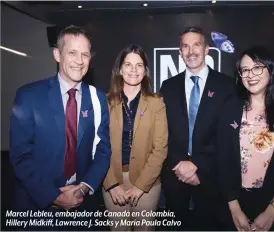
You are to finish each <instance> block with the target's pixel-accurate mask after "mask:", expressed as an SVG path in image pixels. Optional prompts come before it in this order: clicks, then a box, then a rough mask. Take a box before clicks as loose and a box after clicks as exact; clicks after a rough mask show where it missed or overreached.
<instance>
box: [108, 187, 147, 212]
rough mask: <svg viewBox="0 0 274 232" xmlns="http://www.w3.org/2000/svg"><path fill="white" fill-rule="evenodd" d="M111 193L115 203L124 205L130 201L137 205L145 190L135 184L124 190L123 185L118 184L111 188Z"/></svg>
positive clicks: (131, 203)
mask: <svg viewBox="0 0 274 232" xmlns="http://www.w3.org/2000/svg"><path fill="white" fill-rule="evenodd" d="M109 193H110V195H111V198H112V200H113V203H114V204H118V205H120V206H124V205H126V204H128V203H129V204H130V205H131V206H132V207H133V206H137V204H138V201H139V199H140V197H141V196H142V195H143V193H144V191H143V190H141V189H139V188H137V187H136V186H133V187H131V188H130V189H128V190H124V189H123V187H122V186H120V185H118V186H117V187H115V188H113V189H111V190H109Z"/></svg>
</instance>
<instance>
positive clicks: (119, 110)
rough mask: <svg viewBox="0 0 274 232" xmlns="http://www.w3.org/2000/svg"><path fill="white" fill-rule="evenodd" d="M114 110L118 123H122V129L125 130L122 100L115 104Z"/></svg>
mask: <svg viewBox="0 0 274 232" xmlns="http://www.w3.org/2000/svg"><path fill="white" fill-rule="evenodd" d="M114 111H115V115H116V119H117V121H118V124H119V125H120V129H121V130H123V110H122V103H121V102H119V103H117V104H115V106H114Z"/></svg>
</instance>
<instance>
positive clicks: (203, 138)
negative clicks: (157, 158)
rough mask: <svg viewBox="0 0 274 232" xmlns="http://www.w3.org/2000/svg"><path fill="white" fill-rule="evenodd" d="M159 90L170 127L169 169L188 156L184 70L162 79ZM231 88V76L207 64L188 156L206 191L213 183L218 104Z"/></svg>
mask: <svg viewBox="0 0 274 232" xmlns="http://www.w3.org/2000/svg"><path fill="white" fill-rule="evenodd" d="M160 92H161V93H162V94H163V97H164V102H165V104H166V112H167V120H168V131H169V132H168V133H169V139H168V155H167V159H166V165H167V167H168V169H170V170H171V169H172V168H173V167H175V165H177V164H178V163H179V162H180V161H184V160H189V156H188V140H189V129H188V111H187V102H186V96H185V72H183V73H180V74H178V75H177V76H175V77H172V78H170V79H168V80H166V81H164V82H163V84H162V87H161V90H160ZM209 92H210V93H212V92H214V94H213V95H212V97H211V96H209V94H208V93H209ZM234 92H235V90H234V80H233V79H232V78H230V77H228V76H226V75H224V74H222V73H219V72H216V71H214V70H212V69H211V68H209V74H208V77H207V81H206V85H205V88H204V91H203V95H202V98H201V101H200V105H199V109H198V113H197V117H196V121H195V126H194V131H193V139H192V144H193V149H192V157H191V160H192V162H193V163H194V164H195V165H196V166H197V167H198V170H197V174H198V176H199V179H200V182H201V186H204V187H206V189H207V190H209V191H211V190H212V189H213V188H215V187H216V181H215V179H216V172H215V169H216V162H217V159H216V154H217V149H216V136H217V134H216V132H217V123H218V119H219V115H220V113H221V112H220V111H221V107H222V105H223V104H224V103H225V102H226V101H227V99H229V98H230V97H231V95H232V94H234ZM178 183H180V182H179V181H178Z"/></svg>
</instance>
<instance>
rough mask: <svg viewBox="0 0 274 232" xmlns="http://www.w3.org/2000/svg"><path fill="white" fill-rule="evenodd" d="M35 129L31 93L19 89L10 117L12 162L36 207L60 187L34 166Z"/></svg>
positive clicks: (51, 198)
mask: <svg viewBox="0 0 274 232" xmlns="http://www.w3.org/2000/svg"><path fill="white" fill-rule="evenodd" d="M34 131H35V120H34V114H33V109H32V107H31V96H30V95H28V94H27V92H26V91H24V89H19V90H18V91H17V94H16V98H15V101H14V105H13V108H12V112H11V118H10V162H11V164H12V166H13V168H14V171H15V176H16V178H17V180H18V181H19V183H20V184H21V185H22V186H23V188H24V189H25V191H26V192H27V193H28V194H29V196H30V197H31V198H32V200H33V201H34V202H35V203H36V204H37V206H38V207H39V208H41V209H43V208H45V207H47V206H48V205H49V204H51V203H52V202H53V201H54V200H55V199H56V198H57V197H58V195H59V194H60V190H59V189H58V188H57V187H56V186H55V185H54V183H53V181H52V180H50V179H49V178H48V177H47V176H44V175H43V173H41V171H40V170H39V167H38V166H37V165H35V162H34V159H33V156H34V154H33V147H34V145H35V144H34V143H35V139H34ZM37 155H39V154H37Z"/></svg>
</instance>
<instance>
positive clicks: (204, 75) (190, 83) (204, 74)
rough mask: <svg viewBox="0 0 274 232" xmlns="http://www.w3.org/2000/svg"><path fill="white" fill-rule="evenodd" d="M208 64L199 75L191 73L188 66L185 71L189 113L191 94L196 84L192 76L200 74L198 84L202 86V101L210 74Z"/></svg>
mask: <svg viewBox="0 0 274 232" xmlns="http://www.w3.org/2000/svg"><path fill="white" fill-rule="evenodd" d="M208 72H209V69H208V66H207V65H206V66H205V67H204V68H203V69H202V70H201V71H200V72H199V73H198V74H197V75H194V74H193V73H191V72H190V71H189V70H188V69H187V68H186V73H185V92H186V103H187V112H188V113H189V100H190V94H191V90H192V88H193V86H194V83H193V81H192V80H191V78H190V77H191V76H198V77H199V79H198V84H199V88H200V101H201V98H202V95H203V91H204V88H205V84H206V80H207V76H208Z"/></svg>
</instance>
